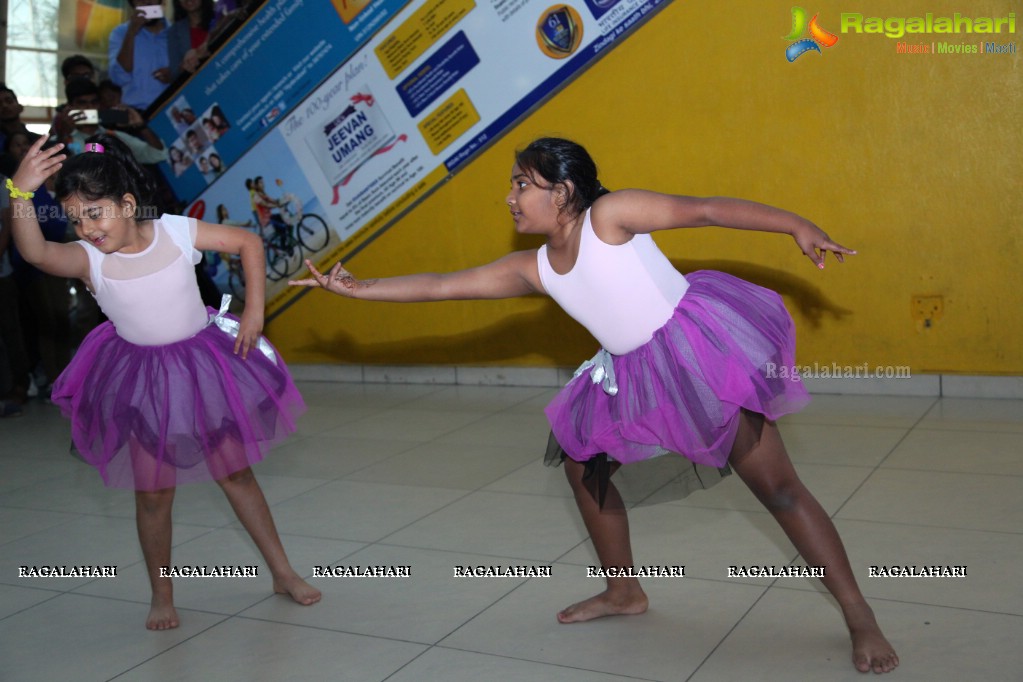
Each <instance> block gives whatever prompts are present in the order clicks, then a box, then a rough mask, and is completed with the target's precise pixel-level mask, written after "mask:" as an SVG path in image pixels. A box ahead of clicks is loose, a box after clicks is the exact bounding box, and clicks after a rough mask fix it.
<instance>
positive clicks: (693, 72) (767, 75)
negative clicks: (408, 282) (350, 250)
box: [268, 0, 1023, 374]
mask: <svg viewBox="0 0 1023 682" xmlns="http://www.w3.org/2000/svg"><path fill="white" fill-rule="evenodd" d="M804 6H805V7H806V8H807V9H808V10H809V11H810V12H819V13H820V21H821V24H822V25H823V26H824V28H826V29H828V30H830V31H832V32H835V33H838V32H839V19H838V17H839V14H840V13H841V12H851V11H861V12H864V11H865V12H867V13H868V14H873V15H877V16H921V15H923V14H925V13H926V12H932V13H934V14H935V15H951V14H953V13H954V12H956V11H959V12H962V13H964V14H966V15H967V16H1006V15H1007V14H1008V13H1009V12H1010V11H1012V10H1013V9H1014V8H1013V5H1012V4H1011V3H1009V2H976V1H972V0H971V1H970V2H958V3H957V2H947V1H945V0H931V1H929V2H920V1H917V0H911V1H907V0H903V1H900V2H871V3H859V5H858V6H857V5H855V4H854V3H837V2H818V3H817V4H816V5H804ZM790 7H791V3H789V2H780V1H779V2H763V0H741V1H733V2H710V1H709V0H674V1H673V2H671V3H670V4H669V6H668V7H666V8H665V9H664V10H662V11H661V12H659V13H657V15H656V16H655V17H654V18H653V19H652V20H651V21H649V22H648V23H647V24H646V25H644V26H642V27H641V28H640V29H639V30H638V31H637V32H635V33H634V34H633V35H632V36H631V37H630V38H628V39H627V40H626V41H625V42H624V43H623V44H621V45H620V46H618V47H617V48H615V49H614V50H613V51H611V52H610V53H609V54H608V55H607V56H605V57H604V58H603V59H602V60H601V61H599V62H598V63H597V64H596V65H594V66H593V67H591V68H590V69H589V70H588V71H587V72H586V73H584V74H583V75H582V76H580V77H579V78H578V79H576V80H575V81H574V82H573V83H572V84H570V85H569V86H568V87H567V88H565V89H564V90H563V91H562V92H561V93H559V94H558V95H557V96H556V97H554V98H553V99H552V100H550V101H549V102H548V103H547V104H545V105H544V106H543V107H541V108H540V109H539V110H538V111H536V112H535V113H533V114H532V115H531V116H530V117H528V118H527V119H526V120H525V121H524V122H522V123H521V124H520V125H519V126H518V127H517V128H515V129H513V130H512V131H511V132H510V133H509V134H508V135H507V136H506V137H505V138H503V139H502V140H500V141H499V142H498V143H496V144H495V145H494V146H493V147H491V148H490V149H489V150H487V151H486V152H485V153H484V154H482V155H481V156H480V157H479V158H478V159H476V160H475V161H474V162H473V163H472V164H471V165H470V166H469V167H468V168H467V169H465V170H463V171H462V172H460V173H459V174H458V175H456V176H455V178H454V179H453V180H452V181H451V182H449V183H448V184H446V185H445V186H443V187H442V188H440V189H439V190H438V191H436V192H435V193H434V194H433V195H431V196H430V197H429V198H428V199H427V200H425V201H424V202H422V203H421V204H420V205H419V206H418V207H417V208H416V209H415V210H414V211H412V212H411V213H410V214H409V215H408V216H406V217H404V218H403V219H402V220H401V221H400V222H398V223H397V224H395V225H394V226H393V227H391V228H390V229H389V230H388V231H387V232H386V233H384V235H383V236H381V237H380V238H379V239H378V240H376V241H375V242H374V243H372V245H371V246H370V247H369V248H367V249H366V250H365V251H363V252H362V253H361V254H359V255H358V256H356V257H355V258H354V259H353V260H352V261H351V262H350V263H349V264H348V265H349V269H351V270H352V271H353V272H354V273H355V274H356V275H358V276H363V277H370V276H386V275H390V274H401V273H407V272H415V271H423V270H429V271H444V270H452V269H458V268H462V267H468V266H471V265H475V264H479V263H481V262H484V261H487V260H491V259H494V258H497V257H499V256H501V255H502V254H504V253H506V252H507V251H509V250H511V249H515V248H530V247H535V246H538V245H539V244H538V243H537V242H533V241H528V240H526V239H524V238H520V237H517V236H516V235H515V234H514V230H513V226H512V223H511V221H510V219H509V217H508V214H507V209H506V207H505V205H504V203H503V198H504V196H505V193H506V191H507V187H508V171H509V169H510V167H511V163H512V156H513V152H514V150H515V149H516V148H519V147H522V146H524V145H525V144H526V143H528V142H529V141H530V140H531V139H532V138H534V137H536V136H539V135H543V134H556V135H563V136H566V137H572V138H574V139H576V140H578V141H579V142H581V143H583V144H584V145H586V146H587V147H588V148H589V150H590V152H591V153H592V154H593V156H594V158H595V159H596V160H597V162H598V164H599V166H600V168H601V177H602V180H603V182H604V184H605V185H606V186H608V187H611V188H622V187H645V188H650V189H656V190H661V191H666V192H675V193H680V194H693V195H727V196H739V197H744V198H748V199H754V200H757V201H762V202H765V203H770V204H774V205H778V206H782V207H785V208H789V209H791V210H794V211H796V212H799V213H801V214H803V215H805V216H807V217H809V218H810V219H812V220H814V221H816V222H817V223H818V224H819V225H821V226H822V227H823V228H824V229H825V230H826V231H828V232H829V233H830V234H831V235H832V236H833V237H834V238H835V239H836V240H838V241H839V242H840V243H843V244H845V245H847V246H849V247H852V248H856V249H858V250H859V251H860V255H858V256H855V257H853V258H851V259H849V260H848V261H847V263H846V264H845V265H844V266H839V265H837V264H836V263H834V262H831V263H830V264H829V265H828V267H827V268H826V269H825V270H824V271H823V272H820V271H818V270H817V269H816V268H814V267H813V266H812V265H811V264H810V262H809V261H808V260H806V259H805V258H804V257H803V256H802V255H801V254H800V253H799V251H798V250H797V249H796V247H795V245H794V242H792V241H791V239H789V238H788V237H782V236H778V235H764V234H755V233H750V232H741V231H733V230H723V229H715V228H707V229H701V230H688V231H687V230H678V231H675V232H671V233H659V234H658V235H657V236H656V239H657V241H658V243H659V244H661V246H662V248H663V249H664V250H665V252H666V253H667V254H668V255H669V257H671V258H672V259H673V260H675V261H676V262H677V263H678V264H679V266H680V267H682V268H683V269H684V270H691V269H696V268H706V267H709V268H715V269H721V270H725V271H728V272H731V273H733V274H736V275H739V276H742V277H745V278H747V279H749V280H752V281H755V282H757V283H759V284H763V285H765V286H768V287H771V288H774V289H775V290H777V291H779V292H780V293H781V294H782V295H783V296H784V298H785V300H786V303H787V305H788V306H789V309H790V310H791V312H792V314H793V317H794V318H795V321H796V325H797V327H798V360H799V362H800V363H801V364H806V363H814V362H818V363H822V364H829V365H830V364H831V363H838V364H841V365H846V364H848V365H857V364H862V363H864V362H866V363H869V364H870V365H872V366H873V365H908V366H909V367H910V368H911V370H912V372H913V373H928V372H950V373H966V374H1023V314H1021V313H1023V275H1021V273H1020V268H1021V266H1023V237H1021V234H1023V228H1021V221H1023V200H1021V196H1023V193H1021V190H1023V182H1021V181H1023V173H1021V165H1023V144H1021V142H1023V139H1021V137H1023V134H1021V124H1023V119H1021V111H1023V101H1021V77H1023V68H1021V66H1023V64H1021V62H1020V55H1019V53H1017V54H1015V55H979V54H978V55H905V54H897V53H896V42H897V41H896V40H892V39H889V38H887V37H884V36H880V35H853V34H848V33H847V34H840V40H839V43H838V44H837V45H836V46H835V47H833V48H830V49H826V50H824V53H823V54H807V55H805V56H803V57H801V58H799V59H798V60H796V61H795V62H794V63H791V64H790V63H788V62H787V61H786V60H785V58H784V48H785V47H786V45H787V43H786V42H785V41H784V40H782V36H784V35H786V34H787V33H788V31H789V29H790V27H791V20H790V14H789V8H790ZM1017 24H1018V26H1017V32H1016V33H1015V34H1010V35H1006V34H1005V33H1003V34H1002V36H996V37H995V40H997V41H998V42H1010V41H1011V42H1015V43H1016V45H1017V49H1019V48H1020V47H1023V39H1021V37H1020V31H1021V30H1023V15H1021V16H1019V17H1017ZM932 37H933V38H934V39H935V40H937V39H940V38H947V39H948V40H949V41H950V42H961V41H966V42H969V43H971V44H976V43H977V42H979V37H974V36H965V37H963V38H960V37H958V36H955V35H953V36H927V37H923V38H920V39H917V38H916V37H912V36H911V37H910V38H911V39H912V41H913V42H924V41H926V42H930V40H931V38H932ZM917 295H938V296H941V297H942V302H943V315H942V316H941V318H940V319H937V320H935V322H934V323H933V325H932V326H931V327H930V328H924V327H923V326H922V324H921V323H919V322H916V321H914V319H913V318H912V317H911V300H912V298H913V297H914V296H917ZM268 332H269V334H270V335H271V338H273V339H274V341H275V342H276V343H277V344H278V345H279V346H280V348H281V350H282V351H283V352H284V354H285V356H286V357H287V358H288V359H289V361H290V362H305V363H332V362H338V363H384V364H404V363H409V364H428V363H440V364H463V365H484V364H493V365H523V366H546V365H558V366H567V365H574V364H576V363H578V362H579V361H581V360H582V359H584V358H585V357H589V355H591V354H592V352H593V351H594V346H595V344H594V342H593V341H592V340H591V339H590V338H589V336H588V335H587V334H586V332H585V331H583V330H582V329H581V328H580V327H579V326H578V325H577V324H576V323H575V322H573V321H572V320H571V319H569V318H568V317H567V316H566V315H565V314H563V313H561V312H560V311H559V310H558V309H557V307H556V306H555V305H554V304H553V303H552V302H551V301H549V300H547V299H540V298H534V299H520V300H513V301H498V302H494V301H489V302H487V301H484V302H452V303H433V304H389V303H367V302H360V301H349V300H343V299H340V298H337V297H335V296H330V295H327V294H324V293H323V292H311V293H310V294H309V295H306V296H304V297H302V298H301V299H300V300H299V301H298V302H297V303H296V304H295V305H294V306H292V307H291V308H290V309H289V310H288V311H286V312H285V313H284V314H283V315H281V316H280V317H278V318H277V319H275V320H274V321H273V323H272V324H271V325H270V326H269V328H268Z"/></svg>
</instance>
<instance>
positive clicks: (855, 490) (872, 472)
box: [830, 397, 941, 521]
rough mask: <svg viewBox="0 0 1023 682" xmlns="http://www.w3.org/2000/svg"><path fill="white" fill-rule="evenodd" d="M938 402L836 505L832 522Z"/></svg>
mask: <svg viewBox="0 0 1023 682" xmlns="http://www.w3.org/2000/svg"><path fill="white" fill-rule="evenodd" d="M940 402H941V398H940V397H939V398H934V399H933V400H932V401H931V404H930V405H929V406H928V407H927V409H926V410H924V412H923V414H921V415H920V416H919V417H918V418H917V420H916V421H915V422H913V424H911V425H910V426H909V428H907V429H906V432H905V433H904V434H902V437H901V438H899V440H898V441H896V442H895V444H893V445H892V447H891V448H890V449H889V450H888V453H887V454H886V455H885V456H884V457H882V458H881V459H880V460H879V461H878V462H877V464H875V465H874V466H873V467H871V471H870V473H869V474H867V475H866V477H864V479H863V480H862V481H860V483H859V485H857V486H856V487H855V488H854V489H853V490H852V491H851V492H850V493H849V495H848V496H847V497H846V498H845V500H843V501H842V503H841V504H840V505H838V507H837V508H836V509H835V511H834V512H833V513H832V514H830V517H831V520H832V521H834V520H835V519H836V518H837V517H838V515H839V514H840V513H841V512H842V510H843V509H844V508H845V507H846V505H848V504H849V502H850V501H851V500H852V499H853V498H854V497H855V496H856V494H857V493H859V492H860V490H862V489H863V486H864V485H866V484H867V481H869V480H870V479H871V478H873V476H874V474H876V473H877V472H878V471H880V470H881V467H882V466H883V465H884V463H885V461H887V459H888V458H889V457H891V456H892V453H893V452H895V451H896V450H898V449H899V446H900V445H902V444H903V443H904V442H905V441H906V439H907V438H909V435H910V434H911V433H913V429H915V428H916V427H917V426H918V425H919V424H920V422H922V421H923V420H924V419H926V418H927V415H928V414H930V412H931V410H933V409H934V407H935V406H936V405H937V404H938V403H940Z"/></svg>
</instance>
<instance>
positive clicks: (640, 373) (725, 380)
mask: <svg viewBox="0 0 1023 682" xmlns="http://www.w3.org/2000/svg"><path fill="white" fill-rule="evenodd" d="M686 279H688V280H689V289H688V290H687V291H686V293H685V295H684V296H683V297H682V300H681V301H680V302H679V304H678V306H677V307H676V309H675V312H674V314H673V316H672V317H671V319H669V320H668V322H667V323H665V325H664V326H663V327H662V328H661V329H659V330H658V331H657V332H656V333H655V334H654V336H653V338H652V339H651V340H650V341H648V342H647V343H646V344H644V345H642V346H640V347H639V348H637V349H635V350H633V351H631V352H629V353H626V354H624V355H617V356H612V360H613V367H614V374H615V378H616V381H617V386H618V391H617V394H616V395H613V396H612V395H609V394H608V393H607V392H605V390H604V388H603V387H602V386H601V384H600V383H594V382H593V381H592V380H591V378H590V375H589V374H588V373H583V374H580V375H579V376H577V377H576V378H575V379H573V380H572V381H571V382H569V384H568V385H567V386H565V388H564V389H562V390H561V392H560V393H558V395H557V396H555V398H554V400H553V401H551V403H550V404H549V405H548V406H547V408H546V413H547V418H548V420H549V421H550V423H551V430H552V432H553V434H554V437H555V439H556V440H557V442H558V444H560V446H561V447H562V448H563V449H564V451H565V452H566V453H567V454H568V456H569V457H571V458H572V459H575V460H577V461H580V462H585V461H587V460H589V459H591V458H593V457H595V456H597V455H598V454H600V453H607V455H608V456H609V457H611V458H612V459H613V460H615V461H618V462H621V463H623V464H628V463H631V462H636V461H640V460H645V459H649V458H651V457H655V456H657V455H661V454H664V453H665V451H670V452H675V453H680V454H682V455H683V456H684V457H686V458H688V459H689V460H691V461H693V462H695V463H697V464H703V465H706V466H711V467H724V466H725V465H726V462H727V460H728V455H729V452H730V451H731V448H732V444H733V442H734V440H735V436H736V431H737V429H738V425H739V414H740V410H743V409H745V410H748V411H749V412H753V413H757V414H762V415H764V417H766V418H767V419H772V420H773V419H777V418H778V417H780V416H782V415H784V414H788V413H791V412H795V411H798V410H799V409H801V408H802V407H803V406H804V405H806V403H807V402H809V400H810V397H809V395H808V394H807V392H806V389H805V388H804V387H803V385H802V382H800V381H799V380H798V379H796V380H793V379H792V378H791V377H792V375H793V373H792V372H791V371H788V370H790V369H791V367H792V366H793V365H794V361H795V327H794V325H793V322H792V318H791V317H790V316H789V314H788V311H786V310H785V306H784V304H783V303H782V301H781V297H780V296H778V294H776V293H774V292H773V291H770V290H768V289H764V288H762V287H759V286H756V285H754V284H750V283H749V282H746V281H744V280H741V279H738V278H736V277H732V276H731V275H726V274H724V273H721V272H713V271H699V272H694V273H692V274H689V275H687V276H686Z"/></svg>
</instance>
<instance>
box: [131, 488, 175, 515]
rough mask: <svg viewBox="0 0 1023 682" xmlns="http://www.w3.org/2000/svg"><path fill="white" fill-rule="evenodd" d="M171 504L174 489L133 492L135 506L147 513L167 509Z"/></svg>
mask: <svg viewBox="0 0 1023 682" xmlns="http://www.w3.org/2000/svg"><path fill="white" fill-rule="evenodd" d="M173 502H174V488H162V489H160V490H136V491H135V506H136V507H138V508H140V509H142V510H143V511H145V512H148V513H153V512H157V511H160V510H163V509H167V508H169V507H170V506H171V504H173Z"/></svg>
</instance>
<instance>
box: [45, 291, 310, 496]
mask: <svg viewBox="0 0 1023 682" xmlns="http://www.w3.org/2000/svg"><path fill="white" fill-rule="evenodd" d="M211 312H215V311H212V310H211ZM51 397H52V400H53V402H54V403H55V404H56V405H58V406H59V407H60V408H61V411H62V412H63V413H64V416H66V417H69V418H70V419H71V436H72V440H73V441H74V445H75V447H76V448H77V449H78V451H79V452H80V453H81V455H82V457H83V458H84V459H85V461H87V462H88V463H90V464H92V465H93V466H95V467H96V468H97V469H98V470H99V473H100V476H102V478H103V481H104V483H105V484H106V485H108V486H111V487H117V488H130V489H134V490H158V489H161V488H169V487H173V486H176V485H180V484H182V483H190V482H195V481H208V480H216V479H221V478H224V477H225V476H227V475H228V474H231V473H233V472H235V471H239V470H241V469H243V468H245V467H247V466H250V465H251V464H254V463H255V462H258V461H260V460H261V459H263V456H264V455H265V453H266V452H267V451H268V450H269V449H270V448H271V447H272V446H273V445H274V444H276V443H278V442H279V441H281V440H282V439H284V438H285V437H287V436H288V435H289V434H290V433H292V432H293V431H294V430H295V419H296V418H297V417H298V416H299V415H300V414H301V413H302V412H303V411H304V410H305V403H304V402H303V400H302V396H301V395H300V394H299V392H298V389H297V388H295V385H294V383H293V382H292V380H291V376H290V375H289V373H288V370H287V368H286V367H285V365H284V361H283V360H282V359H281V357H280V354H278V355H277V364H274V363H273V362H272V361H271V360H270V359H268V358H267V357H266V356H264V355H263V354H261V353H259V352H258V351H255V350H253V351H250V352H249V354H248V359H247V360H242V359H241V357H240V356H238V355H235V354H234V339H233V338H232V337H231V336H229V335H228V334H225V333H224V332H222V331H221V330H220V329H218V328H217V327H216V326H213V325H211V326H208V327H206V328H204V329H203V330H202V331H201V332H199V333H198V334H196V335H195V336H193V337H191V338H189V339H185V340H183V341H179V342H177V343H172V344H168V345H165V346H137V345H135V344H132V343H129V342H127V341H125V340H124V339H122V338H121V337H119V336H118V335H117V332H116V331H115V329H114V327H113V325H112V324H110V323H109V322H106V323H104V324H102V325H100V326H99V327H97V328H96V329H94V330H93V331H92V332H91V333H90V334H89V335H88V336H87V337H86V339H85V340H84V341H83V342H82V345H81V347H80V348H79V349H78V352H77V353H76V354H75V357H74V358H73V359H72V360H71V363H70V364H69V365H68V367H67V369H66V370H65V371H64V373H63V374H61V376H60V377H59V378H58V379H57V381H56V382H55V383H54V387H53V394H52V396H51Z"/></svg>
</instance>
